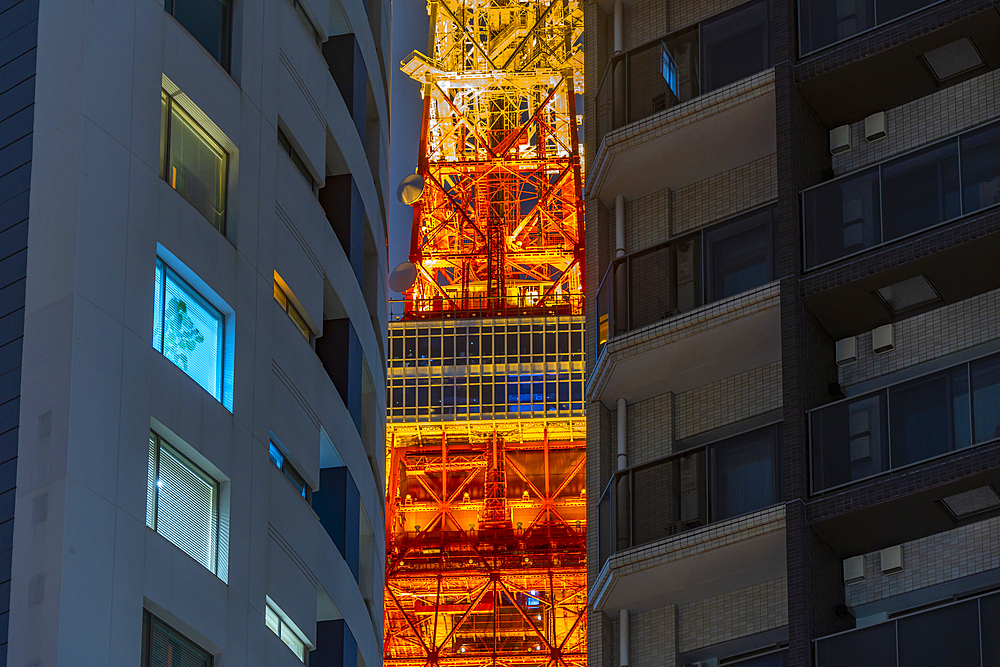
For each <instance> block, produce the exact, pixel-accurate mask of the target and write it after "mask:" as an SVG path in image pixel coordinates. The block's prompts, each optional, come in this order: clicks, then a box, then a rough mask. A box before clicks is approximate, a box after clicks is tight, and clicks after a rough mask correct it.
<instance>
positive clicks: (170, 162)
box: [160, 92, 229, 233]
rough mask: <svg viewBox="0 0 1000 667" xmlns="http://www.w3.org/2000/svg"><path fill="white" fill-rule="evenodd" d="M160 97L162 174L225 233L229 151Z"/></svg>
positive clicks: (187, 115) (169, 101)
mask: <svg viewBox="0 0 1000 667" xmlns="http://www.w3.org/2000/svg"><path fill="white" fill-rule="evenodd" d="M161 98H162V104H163V114H162V124H163V127H162V128H161V140H160V151H161V172H162V173H161V176H162V177H163V178H164V179H165V180H166V181H167V183H169V184H170V187H172V188H173V189H175V190H177V192H178V193H180V195H181V196H182V197H184V199H186V200H187V201H188V202H189V203H190V204H191V205H192V206H194V207H195V208H196V209H197V210H198V212H199V213H201V214H202V215H203V216H205V218H206V219H207V220H208V221H209V222H211V223H212V225H213V226H215V228H216V229H218V230H219V231H220V232H222V233H225V229H226V180H227V177H228V169H229V154H228V153H227V152H226V151H225V149H223V148H222V146H220V145H219V143H218V142H217V141H215V140H214V139H213V138H212V137H211V136H210V135H209V134H208V133H207V132H205V130H204V129H202V127H201V126H200V125H198V123H197V122H196V121H195V120H194V119H193V118H192V117H191V116H190V115H189V114H187V113H186V112H185V111H184V110H183V109H182V108H181V107H180V105H178V104H177V102H176V101H174V99H173V98H171V97H170V96H169V95H167V94H166V93H165V92H164V93H163V94H162V96H161Z"/></svg>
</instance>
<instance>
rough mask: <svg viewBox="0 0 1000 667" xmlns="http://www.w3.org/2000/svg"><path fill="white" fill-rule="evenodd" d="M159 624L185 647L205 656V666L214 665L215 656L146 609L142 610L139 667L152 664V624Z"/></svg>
mask: <svg viewBox="0 0 1000 667" xmlns="http://www.w3.org/2000/svg"><path fill="white" fill-rule="evenodd" d="M154 625H159V626H161V627H163V628H164V629H166V631H167V633H168V634H172V635H175V636H176V638H177V639H179V640H180V641H181V642H182V643H183V644H187V648H189V649H191V650H192V651H193V652H198V653H201V654H202V655H203V656H204V658H205V667H213V666H214V665H215V656H214V655H213V654H212V653H210V652H208V651H206V650H205V649H203V648H201V647H200V646H198V645H197V644H196V643H194V642H193V641H191V640H190V639H188V638H187V636H186V635H185V634H184V633H182V632H179V631H178V630H177V629H176V628H174V627H173V626H171V625H170V624H169V623H165V622H164V621H163V620H162V619H161V618H159V617H158V616H156V615H155V614H153V613H152V612H151V611H149V610H148V609H143V610H142V634H143V637H142V656H141V658H140V663H141V667H151V664H152V655H151V654H152V650H153V645H152V644H153V643H152V634H153V626H154Z"/></svg>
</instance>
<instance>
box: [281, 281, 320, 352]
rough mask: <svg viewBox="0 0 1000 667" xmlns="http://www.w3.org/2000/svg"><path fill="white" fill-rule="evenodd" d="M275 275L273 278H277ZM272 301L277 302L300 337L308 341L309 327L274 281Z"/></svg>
mask: <svg viewBox="0 0 1000 667" xmlns="http://www.w3.org/2000/svg"><path fill="white" fill-rule="evenodd" d="M277 275H278V274H275V277H277ZM274 300H275V301H277V302H278V305H279V306H281V309H282V310H284V311H285V313H286V314H287V315H288V318H289V319H290V320H291V321H292V322H294V323H295V326H296V328H297V329H298V330H299V333H300V334H302V337H303V338H305V339H306V341H309V340H310V335H311V334H312V330H311V329H309V325H308V324H306V320H305V318H304V317H302V314H301V313H299V309H298V308H296V307H295V304H293V303H292V300H291V299H289V298H288V295H287V294H285V290H284V288H282V286H281V285H280V284H279V283H278V281H277V280H275V281H274Z"/></svg>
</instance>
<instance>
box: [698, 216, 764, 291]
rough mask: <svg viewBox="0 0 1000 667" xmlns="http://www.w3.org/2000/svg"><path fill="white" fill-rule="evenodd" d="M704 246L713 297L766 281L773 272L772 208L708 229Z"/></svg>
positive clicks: (750, 287)
mask: <svg viewBox="0 0 1000 667" xmlns="http://www.w3.org/2000/svg"><path fill="white" fill-rule="evenodd" d="M705 249H706V252H707V254H708V267H707V268H708V294H709V299H710V300H712V301H716V300H718V299H724V298H726V297H727V296H732V295H733V294H739V293H740V292H745V291H747V290H749V289H753V288H754V287H758V286H760V285H763V284H765V283H767V282H768V281H770V280H771V276H772V275H774V271H773V268H772V267H773V259H772V243H771V211H770V209H768V210H766V211H764V212H762V213H756V214H754V215H751V216H749V217H747V218H743V219H741V220H735V221H733V222H730V223H727V224H725V225H721V226H719V227H715V228H714V229H711V230H709V231H708V232H706V233H705Z"/></svg>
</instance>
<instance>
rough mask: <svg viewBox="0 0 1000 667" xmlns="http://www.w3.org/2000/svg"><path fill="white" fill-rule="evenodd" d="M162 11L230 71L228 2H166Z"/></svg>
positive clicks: (194, 0) (175, 0) (210, 0)
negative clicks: (170, 16) (169, 15)
mask: <svg viewBox="0 0 1000 667" xmlns="http://www.w3.org/2000/svg"><path fill="white" fill-rule="evenodd" d="M163 8H164V9H166V10H167V12H168V13H170V14H171V15H172V16H173V17H174V18H175V19H177V22H178V23H180V24H181V25H182V26H184V29H185V30H187V31H188V32H189V33H191V36H192V37H194V38H195V39H196V40H198V43H199V44H201V45H202V46H203V47H205V50H206V51H208V53H209V54H210V55H211V56H212V57H213V58H215V59H216V60H217V61H219V64H220V65H222V66H223V67H225V68H226V70H227V71H228V70H229V31H230V27H229V16H230V14H229V8H230V5H229V2H228V0H166V2H165V3H164V5H163Z"/></svg>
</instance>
